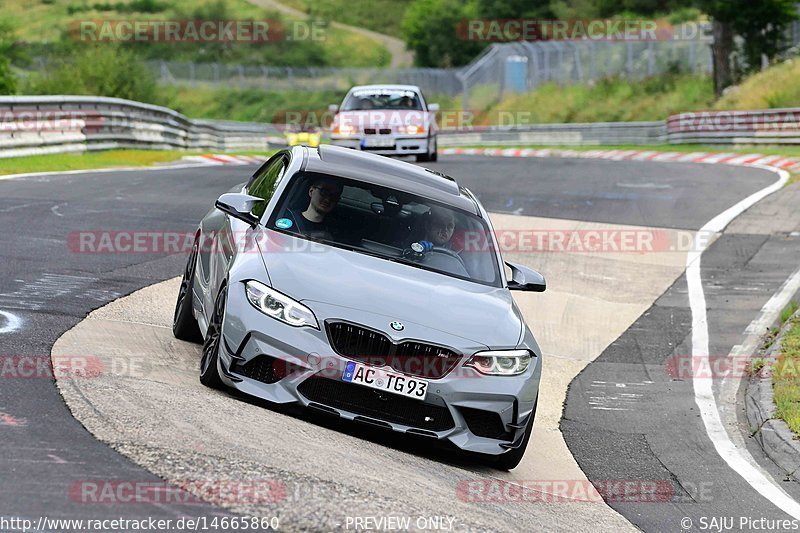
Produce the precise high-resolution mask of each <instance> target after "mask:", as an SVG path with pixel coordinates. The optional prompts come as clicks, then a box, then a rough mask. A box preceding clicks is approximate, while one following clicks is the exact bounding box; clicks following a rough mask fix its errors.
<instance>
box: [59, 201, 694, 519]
mask: <svg viewBox="0 0 800 533" xmlns="http://www.w3.org/2000/svg"><path fill="white" fill-rule="evenodd" d="M493 224H494V226H495V230H497V231H498V232H503V231H510V232H515V231H517V230H525V229H526V228H546V229H547V230H548V231H555V232H560V231H563V232H576V231H577V232H581V231H591V230H597V231H610V230H615V229H617V230H632V231H642V232H648V231H650V230H655V231H658V232H663V235H664V236H666V237H667V238H668V239H669V240H670V242H678V239H679V238H680V237H679V236H678V234H679V233H680V232H679V230H660V229H654V228H637V227H633V226H614V225H610V224H605V223H603V224H600V223H592V222H585V221H571V220H565V219H546V218H536V217H525V216H512V215H493ZM504 257H505V258H506V259H508V260H511V261H518V262H522V263H525V264H527V265H528V266H531V267H533V268H537V269H539V270H540V271H541V272H543V273H544V274H545V276H546V277H547V281H548V286H549V289H548V291H547V292H545V293H543V294H532V293H515V298H516V300H517V303H518V304H519V305H520V307H521V309H522V310H523V313H524V314H525V316H526V320H527V321H528V324H529V325H530V327H531V328H532V329H533V331H534V333H535V334H536V335H537V338H538V340H539V342H540V345H541V347H542V350H543V352H544V366H543V375H542V388H541V392H540V396H539V409H538V413H537V419H536V424H535V426H534V433H533V436H532V438H531V442H530V444H529V446H528V453H527V454H526V456H525V458H524V459H523V462H522V464H521V465H520V466H519V467H517V468H516V469H514V470H512V471H511V472H501V471H496V470H493V469H489V468H486V467H483V466H480V465H479V464H478V463H476V462H474V461H469V460H464V461H460V460H459V461H456V462H455V464H453V463H451V462H450V457H448V456H447V455H446V454H444V452H429V451H428V450H424V449H423V450H420V449H418V445H415V444H409V443H407V442H403V440H404V439H401V438H396V437H395V436H393V435H386V434H385V432H379V433H380V434H379V435H374V434H375V433H378V432H376V431H374V430H367V431H365V430H363V429H361V428H356V427H347V426H345V425H340V424H337V425H336V427H330V426H329V425H328V424H325V423H324V422H323V421H318V420H314V422H315V423H317V422H320V423H322V425H321V426H320V425H309V424H308V423H307V422H306V421H305V420H303V419H302V418H298V417H295V416H291V415H290V414H286V413H283V412H281V411H280V410H272V409H269V408H265V407H264V406H262V405H259V402H252V403H250V402H246V401H240V400H237V399H235V398H232V397H230V396H229V395H228V394H225V393H220V392H215V391H212V390H210V389H207V388H205V387H203V386H202V385H200V383H199V381H198V365H199V360H200V347H199V346H197V345H193V344H188V343H184V342H181V341H178V340H176V339H174V338H173V336H172V331H171V329H170V326H171V320H172V310H173V305H174V300H175V296H176V294H177V289H178V283H179V280H178V279H177V278H175V279H172V280H169V281H166V282H162V283H159V284H156V285H153V286H151V287H148V288H145V289H142V290H141V291H138V292H136V293H134V294H132V295H130V296H128V297H125V298H122V299H119V300H117V301H115V302H113V303H111V304H109V305H107V306H105V307H103V308H100V309H98V310H97V311H95V312H93V313H92V314H91V315H89V317H88V318H87V319H86V320H84V321H83V322H81V323H79V324H78V325H77V326H76V327H75V328H73V329H72V330H70V331H68V332H67V333H66V334H65V335H64V336H63V337H61V338H60V339H59V340H58V342H56V344H55V345H54V347H53V351H52V356H53V358H54V360H57V359H58V358H69V357H70V356H74V355H76V354H92V355H93V356H95V357H97V358H98V359H99V363H100V368H102V369H103V371H102V372H100V373H98V374H97V375H96V376H93V377H91V378H84V377H81V376H80V375H77V374H76V375H68V374H67V375H63V376H60V377H59V378H58V381H57V383H58V387H59V389H60V391H61V393H62V395H63V397H64V399H65V400H66V402H67V404H68V406H69V408H70V410H71V411H72V413H73V415H74V416H75V417H76V418H77V419H78V420H79V421H80V422H81V423H82V424H84V426H85V427H86V428H87V429H89V431H91V432H92V433H93V434H94V435H95V436H96V437H97V438H98V439H100V440H101V441H103V442H106V443H108V444H109V445H111V446H112V447H113V448H114V449H116V450H118V451H120V452H121V453H123V454H124V455H126V456H128V457H129V458H131V459H132V460H133V461H134V462H136V463H138V464H140V465H142V466H144V467H145V468H147V469H148V470H150V471H152V472H153V473H155V474H156V475H158V476H160V477H162V478H164V479H166V480H168V481H173V482H175V483H180V482H181V480H185V479H187V478H194V477H201V478H204V479H207V478H212V479H252V478H265V477H266V478H272V479H275V480H280V481H281V482H283V483H285V484H286V488H287V490H286V498H285V499H283V500H281V501H277V502H269V503H263V502H262V503H255V504H249V503H247V502H236V503H234V504H233V505H230V508H231V510H233V511H235V512H241V513H246V514H249V515H253V516H266V515H268V514H277V515H278V516H280V517H281V520H282V524H283V526H282V527H286V528H287V529H288V530H294V529H309V528H311V529H316V528H324V529H332V528H339V527H343V526H344V525H345V521H346V519H347V516H352V515H369V516H382V515H397V516H410V517H412V518H413V519H417V517H425V516H435V515H441V514H446V515H448V516H451V517H455V524H456V527H459V528H460V527H462V526H463V527H466V528H478V529H484V528H488V529H492V530H498V531H519V530H520V528H525V527H526V525H529V524H530V523H532V522H531V520H533V523H537V522H539V523H548V524H549V525H548V529H551V530H563V531H568V530H575V529H576V528H582V527H585V526H586V524H589V523H591V524H593V526H595V527H597V528H599V529H614V530H632V528H631V526H630V524H629V523H628V522H627V520H625V519H624V518H622V517H621V516H620V515H618V514H617V513H616V512H614V511H613V510H611V509H610V508H609V507H608V506H606V504H605V503H603V502H602V501H598V499H595V500H593V501H588V502H587V501H577V502H569V503H567V502H559V503H545V502H542V501H525V502H519V501H508V502H503V503H486V502H482V503H475V502H469V501H462V500H461V499H459V496H458V489H459V483H460V482H461V483H463V482H465V481H468V480H484V479H493V480H506V481H508V482H511V483H514V484H524V483H525V482H529V481H566V482H569V483H573V482H574V483H575V484H583V485H582V486H586V487H588V486H589V484H588V481H587V480H586V477H585V475H584V474H583V472H582V471H581V470H580V468H579V467H578V465H577V463H576V462H575V460H574V459H573V457H572V455H571V454H570V453H569V451H568V449H567V447H566V445H565V443H564V439H563V437H562V435H561V432H560V430H559V419H560V417H561V411H562V406H563V402H564V400H565V397H566V389H567V385H568V384H569V383H570V381H571V380H572V379H573V378H574V377H575V376H576V375H577V373H578V372H579V371H580V370H581V369H582V368H583V367H584V366H585V365H586V364H587V363H588V362H590V361H591V360H592V359H594V358H595V357H597V356H598V355H599V354H600V353H601V352H602V351H603V350H604V349H605V348H606V347H607V346H608V345H609V344H610V343H611V342H612V341H613V340H614V339H616V338H617V337H619V336H620V335H621V334H622V333H623V332H624V331H625V330H626V329H627V328H628V326H629V325H630V324H631V323H633V322H634V321H635V320H636V318H637V317H638V316H639V315H641V314H642V313H643V312H644V311H645V310H646V309H647V308H648V307H649V306H650V305H651V304H652V303H653V301H654V300H655V299H656V298H657V297H658V296H659V295H660V294H662V293H663V292H664V291H665V290H666V289H667V288H668V287H669V286H670V285H672V283H673V282H674V281H675V279H676V278H678V277H679V276H680V274H681V272H682V271H683V266H684V262H685V252H680V251H667V250H665V251H663V252H661V253H643V252H637V251H625V252H613V251H612V252H608V251H593V252H586V251H577V252H565V251H560V250H559V251H535V252H527V251H517V252H509V253H506V254H504ZM365 433H366V434H365ZM542 486H543V487H546V485H542ZM188 490H189V491H191V488H189V489H188ZM543 490H544V491H546V490H547V489H546V488H545V489H543ZM540 497H541V499H543V500H547V498H548V496H547V495H544V494H543V495H541V496H540ZM537 498H538V497H537V496H533V497H532V498H531V500H536V499H537ZM443 509H444V510H446V511H444V512H443V511H442V510H443Z"/></svg>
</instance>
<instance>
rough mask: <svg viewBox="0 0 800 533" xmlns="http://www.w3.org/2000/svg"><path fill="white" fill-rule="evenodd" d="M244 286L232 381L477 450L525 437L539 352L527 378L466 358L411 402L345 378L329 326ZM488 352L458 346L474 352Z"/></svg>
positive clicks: (228, 331)
mask: <svg viewBox="0 0 800 533" xmlns="http://www.w3.org/2000/svg"><path fill="white" fill-rule="evenodd" d="M236 289H237V287H236V286H235V285H234V286H233V287H232V288H231V290H230V291H229V296H228V312H226V316H225V323H224V324H223V341H224V342H223V347H222V349H221V350H220V354H219V359H218V367H219V371H220V376H221V377H222V380H223V382H225V384H226V385H228V386H230V387H232V388H234V389H237V390H239V391H241V392H243V393H245V394H248V395H251V396H255V397H258V398H262V399H265V400H269V401H271V402H275V403H282V404H292V403H293V404H299V405H302V406H304V407H308V408H311V409H315V410H317V411H323V412H326V413H329V414H331V415H336V416H339V417H341V418H343V419H346V420H351V421H355V422H361V423H366V424H371V425H375V426H379V427H382V428H385V429H389V430H392V431H397V432H400V433H408V434H411V435H417V436H423V437H429V438H431V439H436V440H439V441H443V440H447V441H450V442H451V443H453V444H454V445H455V446H457V447H458V448H461V449H463V450H466V451H471V452H478V453H483V454H490V455H499V454H502V453H504V452H506V451H508V450H509V449H510V448H513V447H515V445H519V443H520V442H521V440H522V436H523V434H524V427H525V424H526V423H527V421H528V419H529V417H530V416H532V413H533V411H534V407H535V403H536V398H537V394H538V388H539V379H540V375H541V365H540V359H539V357H534V359H533V361H532V363H531V365H530V367H529V368H528V371H527V372H526V373H525V374H522V375H520V376H483V375H480V374H478V373H477V372H476V371H475V370H473V369H472V368H469V367H463V366H462V363H463V360H462V361H461V362H459V364H458V366H457V367H456V368H454V369H453V370H452V371H451V372H450V373H448V374H447V375H446V376H444V377H442V378H440V379H428V381H429V385H428V394H427V397H426V399H425V400H424V401H419V400H413V399H408V398H405V397H403V396H399V395H394V394H391V393H387V392H382V391H381V392H379V391H373V390H372V389H369V388H367V387H364V386H362V385H358V384H352V383H347V382H344V381H342V372H343V369H344V367H345V365H346V363H347V362H348V361H350V359H347V358H345V357H342V356H340V355H338V354H336V353H335V352H334V351H333V349H332V348H331V346H330V344H329V342H328V338H327V334H326V332H325V327H324V325H323V326H322V329H321V330H316V329H312V328H308V327H304V328H295V327H292V326H289V325H286V324H283V323H282V322H279V321H277V320H274V319H272V318H270V317H268V316H266V315H264V314H262V313H260V312H259V311H257V310H256V309H254V308H253V307H252V306H251V305H250V304H249V302H247V300H246V297H245V293H244V290H236ZM313 309H314V311H315V313H317V318H318V319H319V320H320V324H323V322H324V320H325V319H326V318H342V317H338V316H335V312H336V311H335V306H325V305H322V304H316V303H315V304H314V307H313ZM233 310H236V312H235V313H234V311H233ZM321 315H322V316H321ZM326 315H327V316H326ZM347 318H348V319H353V318H356V319H365V317H353V316H352V315H348V317H347ZM357 321H359V323H364V322H363V321H361V320H357ZM387 323H388V322H387ZM454 348H457V347H454ZM480 349H481V347H478V346H474V347H469V348H466V349H463V350H457V351H459V352H462V353H465V354H469V355H471V353H472V352H473V351H478V350H480ZM424 379H427V378H424Z"/></svg>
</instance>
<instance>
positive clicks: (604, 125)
mask: <svg viewBox="0 0 800 533" xmlns="http://www.w3.org/2000/svg"><path fill="white" fill-rule="evenodd" d="M284 142H285V141H284V137H283V135H282V131H281V128H280V125H277V124H259V123H248V122H231V121H219V120H192V119H189V118H187V117H185V116H183V115H181V114H180V113H178V112H177V111H173V110H171V109H167V108H164V107H159V106H153V105H149V104H142V103H139V102H133V101H130V100H123V99H119V98H102V97H91V96H35V97H34V96H3V97H0V158H2V157H15V156H23V155H35V154H47V153H64V152H83V151H89V150H108V149H118V148H148V149H171V150H193V151H213V152H235V151H242V150H266V149H267V148H269V147H270V146H275V145H282V144H284ZM686 143H695V144H712V145H713V144H717V145H764V144H800V108H795V109H773V110H763V111H702V112H694V113H681V114H678V115H673V116H671V117H669V118H668V119H667V120H666V121H652V122H597V123H585V124H530V125H522V126H492V127H485V126H484V127H472V128H467V129H461V130H443V131H440V136H439V146H442V147H444V146H470V145H485V146H503V145H508V146H515V145H516V146H532V145H549V146H557V145H558V146H604V145H605V146H610V145H626V144H629V145H653V144H686Z"/></svg>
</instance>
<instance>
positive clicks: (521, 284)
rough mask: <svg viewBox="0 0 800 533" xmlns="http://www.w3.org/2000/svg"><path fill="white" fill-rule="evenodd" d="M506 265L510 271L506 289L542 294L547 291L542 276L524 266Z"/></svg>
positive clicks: (507, 263)
mask: <svg viewBox="0 0 800 533" xmlns="http://www.w3.org/2000/svg"><path fill="white" fill-rule="evenodd" d="M506 265H508V268H510V269H511V279H510V280H509V281H508V288H509V290H512V291H530V292H544V291H545V290H546V289H547V282H546V281H545V280H544V276H542V275H541V274H539V273H538V272H536V271H535V270H533V269H532V268H528V267H526V266H522V265H518V264H516V263H509V262H508V261H506Z"/></svg>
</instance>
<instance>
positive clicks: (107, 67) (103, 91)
mask: <svg viewBox="0 0 800 533" xmlns="http://www.w3.org/2000/svg"><path fill="white" fill-rule="evenodd" d="M75 51H76V52H75V53H74V54H72V55H71V56H69V57H67V58H57V59H52V63H51V64H50V65H49V66H48V70H47V72H45V73H42V74H37V75H34V76H32V77H31V78H30V79H29V80H28V83H27V86H26V88H25V90H26V92H27V93H29V94H80V95H91V96H113V97H117V98H128V99H130V100H137V101H140V102H148V103H154V104H157V103H160V102H159V98H158V92H157V89H156V82H155V78H154V77H153V75H152V73H151V72H150V71H149V70H148V69H147V67H146V66H145V65H144V64H143V63H142V62H141V61H139V60H138V59H137V57H136V55H135V54H134V53H133V52H131V51H129V50H125V49H123V48H120V47H117V46H110V45H107V44H106V45H98V46H87V47H86V48H83V47H82V46H77V47H76V48H75Z"/></svg>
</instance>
